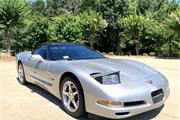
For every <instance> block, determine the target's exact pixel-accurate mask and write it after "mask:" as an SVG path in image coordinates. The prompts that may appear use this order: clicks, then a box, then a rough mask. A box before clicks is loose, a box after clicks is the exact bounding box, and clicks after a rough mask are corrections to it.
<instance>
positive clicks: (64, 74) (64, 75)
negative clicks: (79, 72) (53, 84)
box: [59, 72, 85, 104]
mask: <svg viewBox="0 0 180 120" xmlns="http://www.w3.org/2000/svg"><path fill="white" fill-rule="evenodd" d="M65 77H72V78H74V80H75V81H76V82H77V83H78V85H79V86H80V87H81V89H82V93H83V99H84V104H85V98H84V90H83V87H82V85H81V82H80V80H79V79H78V77H77V76H76V75H75V74H74V73H72V72H64V73H63V74H62V75H61V77H60V80H59V94H60V97H61V98H62V96H61V84H62V81H63V79H64V78H65Z"/></svg>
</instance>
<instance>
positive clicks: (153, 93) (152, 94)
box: [151, 89, 163, 97]
mask: <svg viewBox="0 0 180 120" xmlns="http://www.w3.org/2000/svg"><path fill="white" fill-rule="evenodd" d="M162 93H163V90H162V89H159V90H156V91H154V92H152V93H151V96H152V97H154V96H157V95H159V94H162Z"/></svg>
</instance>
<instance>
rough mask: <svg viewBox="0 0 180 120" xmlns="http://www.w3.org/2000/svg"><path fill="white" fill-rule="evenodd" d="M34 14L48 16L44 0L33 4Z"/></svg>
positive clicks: (37, 0)
mask: <svg viewBox="0 0 180 120" xmlns="http://www.w3.org/2000/svg"><path fill="white" fill-rule="evenodd" d="M31 7H32V13H36V14H37V15H45V14H46V3H45V2H44V0H36V1H34V2H33V3H31Z"/></svg>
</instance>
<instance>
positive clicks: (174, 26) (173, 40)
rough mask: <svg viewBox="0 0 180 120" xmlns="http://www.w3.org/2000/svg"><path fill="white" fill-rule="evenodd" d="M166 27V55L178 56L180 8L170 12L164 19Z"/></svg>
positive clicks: (179, 47)
mask: <svg viewBox="0 0 180 120" xmlns="http://www.w3.org/2000/svg"><path fill="white" fill-rule="evenodd" d="M164 22H165V27H166V44H165V45H164V50H166V48H165V47H168V49H167V50H168V56H169V57H171V56H180V52H178V51H180V9H177V10H176V11H174V12H172V13H171V14H170V15H169V17H168V18H167V19H166V20H165V21H164Z"/></svg>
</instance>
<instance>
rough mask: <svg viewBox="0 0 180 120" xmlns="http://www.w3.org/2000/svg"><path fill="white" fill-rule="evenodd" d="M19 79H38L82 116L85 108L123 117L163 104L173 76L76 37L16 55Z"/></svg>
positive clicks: (22, 81)
mask: <svg viewBox="0 0 180 120" xmlns="http://www.w3.org/2000/svg"><path fill="white" fill-rule="evenodd" d="M16 61H17V71H18V81H19V83H20V84H22V85H25V84H27V83H33V84H36V85H38V86H40V87H42V88H43V89H45V90H47V91H48V92H50V93H51V94H53V95H54V96H56V97H57V98H59V99H60V100H61V101H62V104H63V106H64V110H65V111H66V112H67V113H68V114H69V115H71V116H73V117H75V118H79V117H81V116H82V115H84V114H85V113H90V114H94V115H97V116H102V117H106V118H111V119H121V118H127V117H130V116H134V115H137V114H140V113H143V112H146V111H150V110H153V109H156V108H159V107H161V106H162V105H164V102H165V101H166V99H167V98H168V96H169V92H170V89H169V85H168V80H167V79H166V78H165V77H164V76H163V75H162V74H161V73H159V72H158V71H156V70H155V69H153V68H151V67H150V66H148V65H146V64H143V63H140V62H137V61H133V60H127V59H110V58H106V57H104V56H103V55H101V54H100V53H98V52H96V51H94V50H91V49H89V48H88V47H86V46H84V45H80V44H75V43H45V44H42V45H41V46H40V47H39V48H38V49H36V50H35V51H34V52H32V53H26V52H21V53H19V54H18V55H17V57H16Z"/></svg>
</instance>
